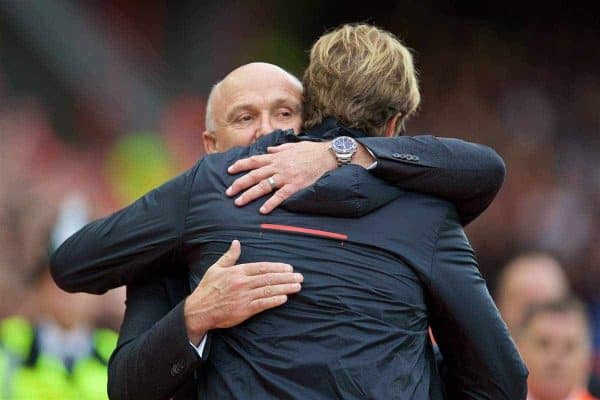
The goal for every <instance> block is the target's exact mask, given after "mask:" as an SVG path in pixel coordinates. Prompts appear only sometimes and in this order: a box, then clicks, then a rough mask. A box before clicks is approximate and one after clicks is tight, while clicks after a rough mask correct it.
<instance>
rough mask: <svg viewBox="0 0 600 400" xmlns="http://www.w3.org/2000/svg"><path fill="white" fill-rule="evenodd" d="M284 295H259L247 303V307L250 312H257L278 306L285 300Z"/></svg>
mask: <svg viewBox="0 0 600 400" xmlns="http://www.w3.org/2000/svg"><path fill="white" fill-rule="evenodd" d="M287 299H288V298H287V296H286V295H284V294H283V295H279V296H272V297H261V298H258V299H255V300H252V301H251V302H250V304H249V306H250V307H249V308H250V310H251V312H252V314H258V313H259V312H262V311H265V310H268V309H270V308H275V307H279V306H280V305H282V304H284V303H285V302H286V301H287Z"/></svg>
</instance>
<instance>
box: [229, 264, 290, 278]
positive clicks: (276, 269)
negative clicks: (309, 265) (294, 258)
mask: <svg viewBox="0 0 600 400" xmlns="http://www.w3.org/2000/svg"><path fill="white" fill-rule="evenodd" d="M239 267H240V268H242V271H243V272H244V274H245V275H247V276H253V275H262V274H268V273H281V272H292V271H294V268H292V266H291V265H290V264H284V263H274V262H257V263H249V264H240V265H239Z"/></svg>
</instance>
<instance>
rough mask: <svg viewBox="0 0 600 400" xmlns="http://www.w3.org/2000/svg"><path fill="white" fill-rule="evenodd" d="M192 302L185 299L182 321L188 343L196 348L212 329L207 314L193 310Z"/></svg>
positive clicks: (188, 298)
mask: <svg viewBox="0 0 600 400" xmlns="http://www.w3.org/2000/svg"><path fill="white" fill-rule="evenodd" d="M192 303H193V300H192V299H191V298H190V297H187V298H186V299H185V301H184V303H183V320H184V324H185V330H186V333H187V336H188V339H189V340H190V342H192V343H193V344H194V345H195V346H198V345H199V344H200V342H201V341H202V338H203V337H204V335H206V333H207V332H208V331H209V330H211V329H213V328H214V327H213V323H212V322H211V319H210V317H209V316H208V314H207V313H203V312H200V311H198V310H197V309H195V307H194V304H192Z"/></svg>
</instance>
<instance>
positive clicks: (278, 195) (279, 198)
mask: <svg viewBox="0 0 600 400" xmlns="http://www.w3.org/2000/svg"><path fill="white" fill-rule="evenodd" d="M296 192H297V190H296V189H293V186H292V185H285V186H284V187H282V188H281V189H279V190H277V191H276V192H275V193H273V196H271V197H270V198H269V199H268V200H267V201H265V204H263V205H262V206H261V207H260V210H259V211H260V213H261V214H268V213H270V212H271V211H273V210H274V209H276V208H277V207H279V206H280V205H281V203H283V202H284V201H285V200H287V199H288V198H289V197H290V196H291V195H293V194H294V193H296ZM246 193H247V192H246Z"/></svg>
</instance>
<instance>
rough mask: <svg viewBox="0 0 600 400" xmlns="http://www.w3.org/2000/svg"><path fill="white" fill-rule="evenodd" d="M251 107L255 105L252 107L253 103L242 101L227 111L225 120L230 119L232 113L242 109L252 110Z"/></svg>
mask: <svg viewBox="0 0 600 400" xmlns="http://www.w3.org/2000/svg"><path fill="white" fill-rule="evenodd" d="M253 108H255V107H254V105H253V104H252V103H242V104H239V105H237V106H235V107H233V109H231V111H229V112H228V113H227V115H226V116H225V121H229V120H231V118H233V117H234V115H236V114H237V113H239V112H240V111H243V110H252V109H253Z"/></svg>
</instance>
